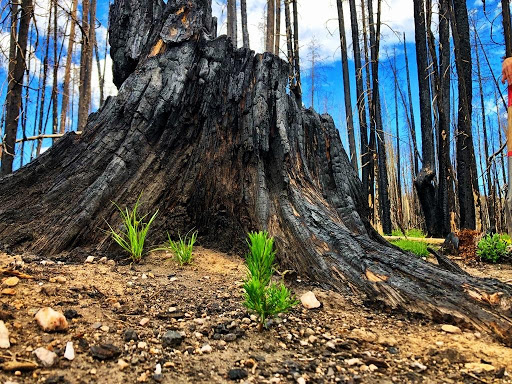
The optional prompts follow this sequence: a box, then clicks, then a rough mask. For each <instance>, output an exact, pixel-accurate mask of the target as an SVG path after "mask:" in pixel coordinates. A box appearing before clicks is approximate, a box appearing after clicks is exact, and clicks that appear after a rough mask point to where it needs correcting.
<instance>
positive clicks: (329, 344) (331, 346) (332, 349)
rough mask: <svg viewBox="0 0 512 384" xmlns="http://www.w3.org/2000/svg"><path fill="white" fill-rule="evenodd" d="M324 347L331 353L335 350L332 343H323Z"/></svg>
mask: <svg viewBox="0 0 512 384" xmlns="http://www.w3.org/2000/svg"><path fill="white" fill-rule="evenodd" d="M325 346H326V347H327V349H330V350H331V351H335V350H336V344H334V343H333V342H332V341H328V342H327V343H325Z"/></svg>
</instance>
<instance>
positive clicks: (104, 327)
mask: <svg viewBox="0 0 512 384" xmlns="http://www.w3.org/2000/svg"><path fill="white" fill-rule="evenodd" d="M100 329H101V330H102V331H103V332H108V331H110V327H109V326H108V325H102V326H101V327H100Z"/></svg>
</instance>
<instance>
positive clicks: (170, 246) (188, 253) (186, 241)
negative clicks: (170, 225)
mask: <svg viewBox="0 0 512 384" xmlns="http://www.w3.org/2000/svg"><path fill="white" fill-rule="evenodd" d="M167 238H168V241H167V245H166V246H165V247H164V248H160V250H162V249H163V250H166V251H170V252H172V253H173V254H174V258H175V260H176V262H177V263H178V264H179V265H180V266H182V267H183V266H184V265H187V264H190V263H191V262H192V260H194V253H193V251H194V244H195V242H196V239H197V231H196V232H192V234H190V236H189V234H188V233H187V234H186V235H185V236H184V237H181V235H178V238H179V239H178V240H177V241H173V240H172V239H171V236H170V235H169V234H167Z"/></svg>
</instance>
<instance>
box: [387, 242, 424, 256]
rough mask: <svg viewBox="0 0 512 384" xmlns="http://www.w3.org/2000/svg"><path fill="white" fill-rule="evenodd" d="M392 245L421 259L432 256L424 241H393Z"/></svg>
mask: <svg viewBox="0 0 512 384" xmlns="http://www.w3.org/2000/svg"><path fill="white" fill-rule="evenodd" d="M392 244H394V245H396V246H397V247H398V248H401V249H402V250H404V251H407V252H412V253H414V254H415V255H417V256H419V257H428V256H429V255H430V253H429V251H428V250H427V247H428V245H427V243H424V242H422V241H412V240H406V239H401V240H396V241H393V242H392Z"/></svg>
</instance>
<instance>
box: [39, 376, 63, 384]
mask: <svg viewBox="0 0 512 384" xmlns="http://www.w3.org/2000/svg"><path fill="white" fill-rule="evenodd" d="M44 384H69V381H67V380H66V377H64V376H62V375H53V376H50V377H48V378H47V379H46V380H45V381H44Z"/></svg>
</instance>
